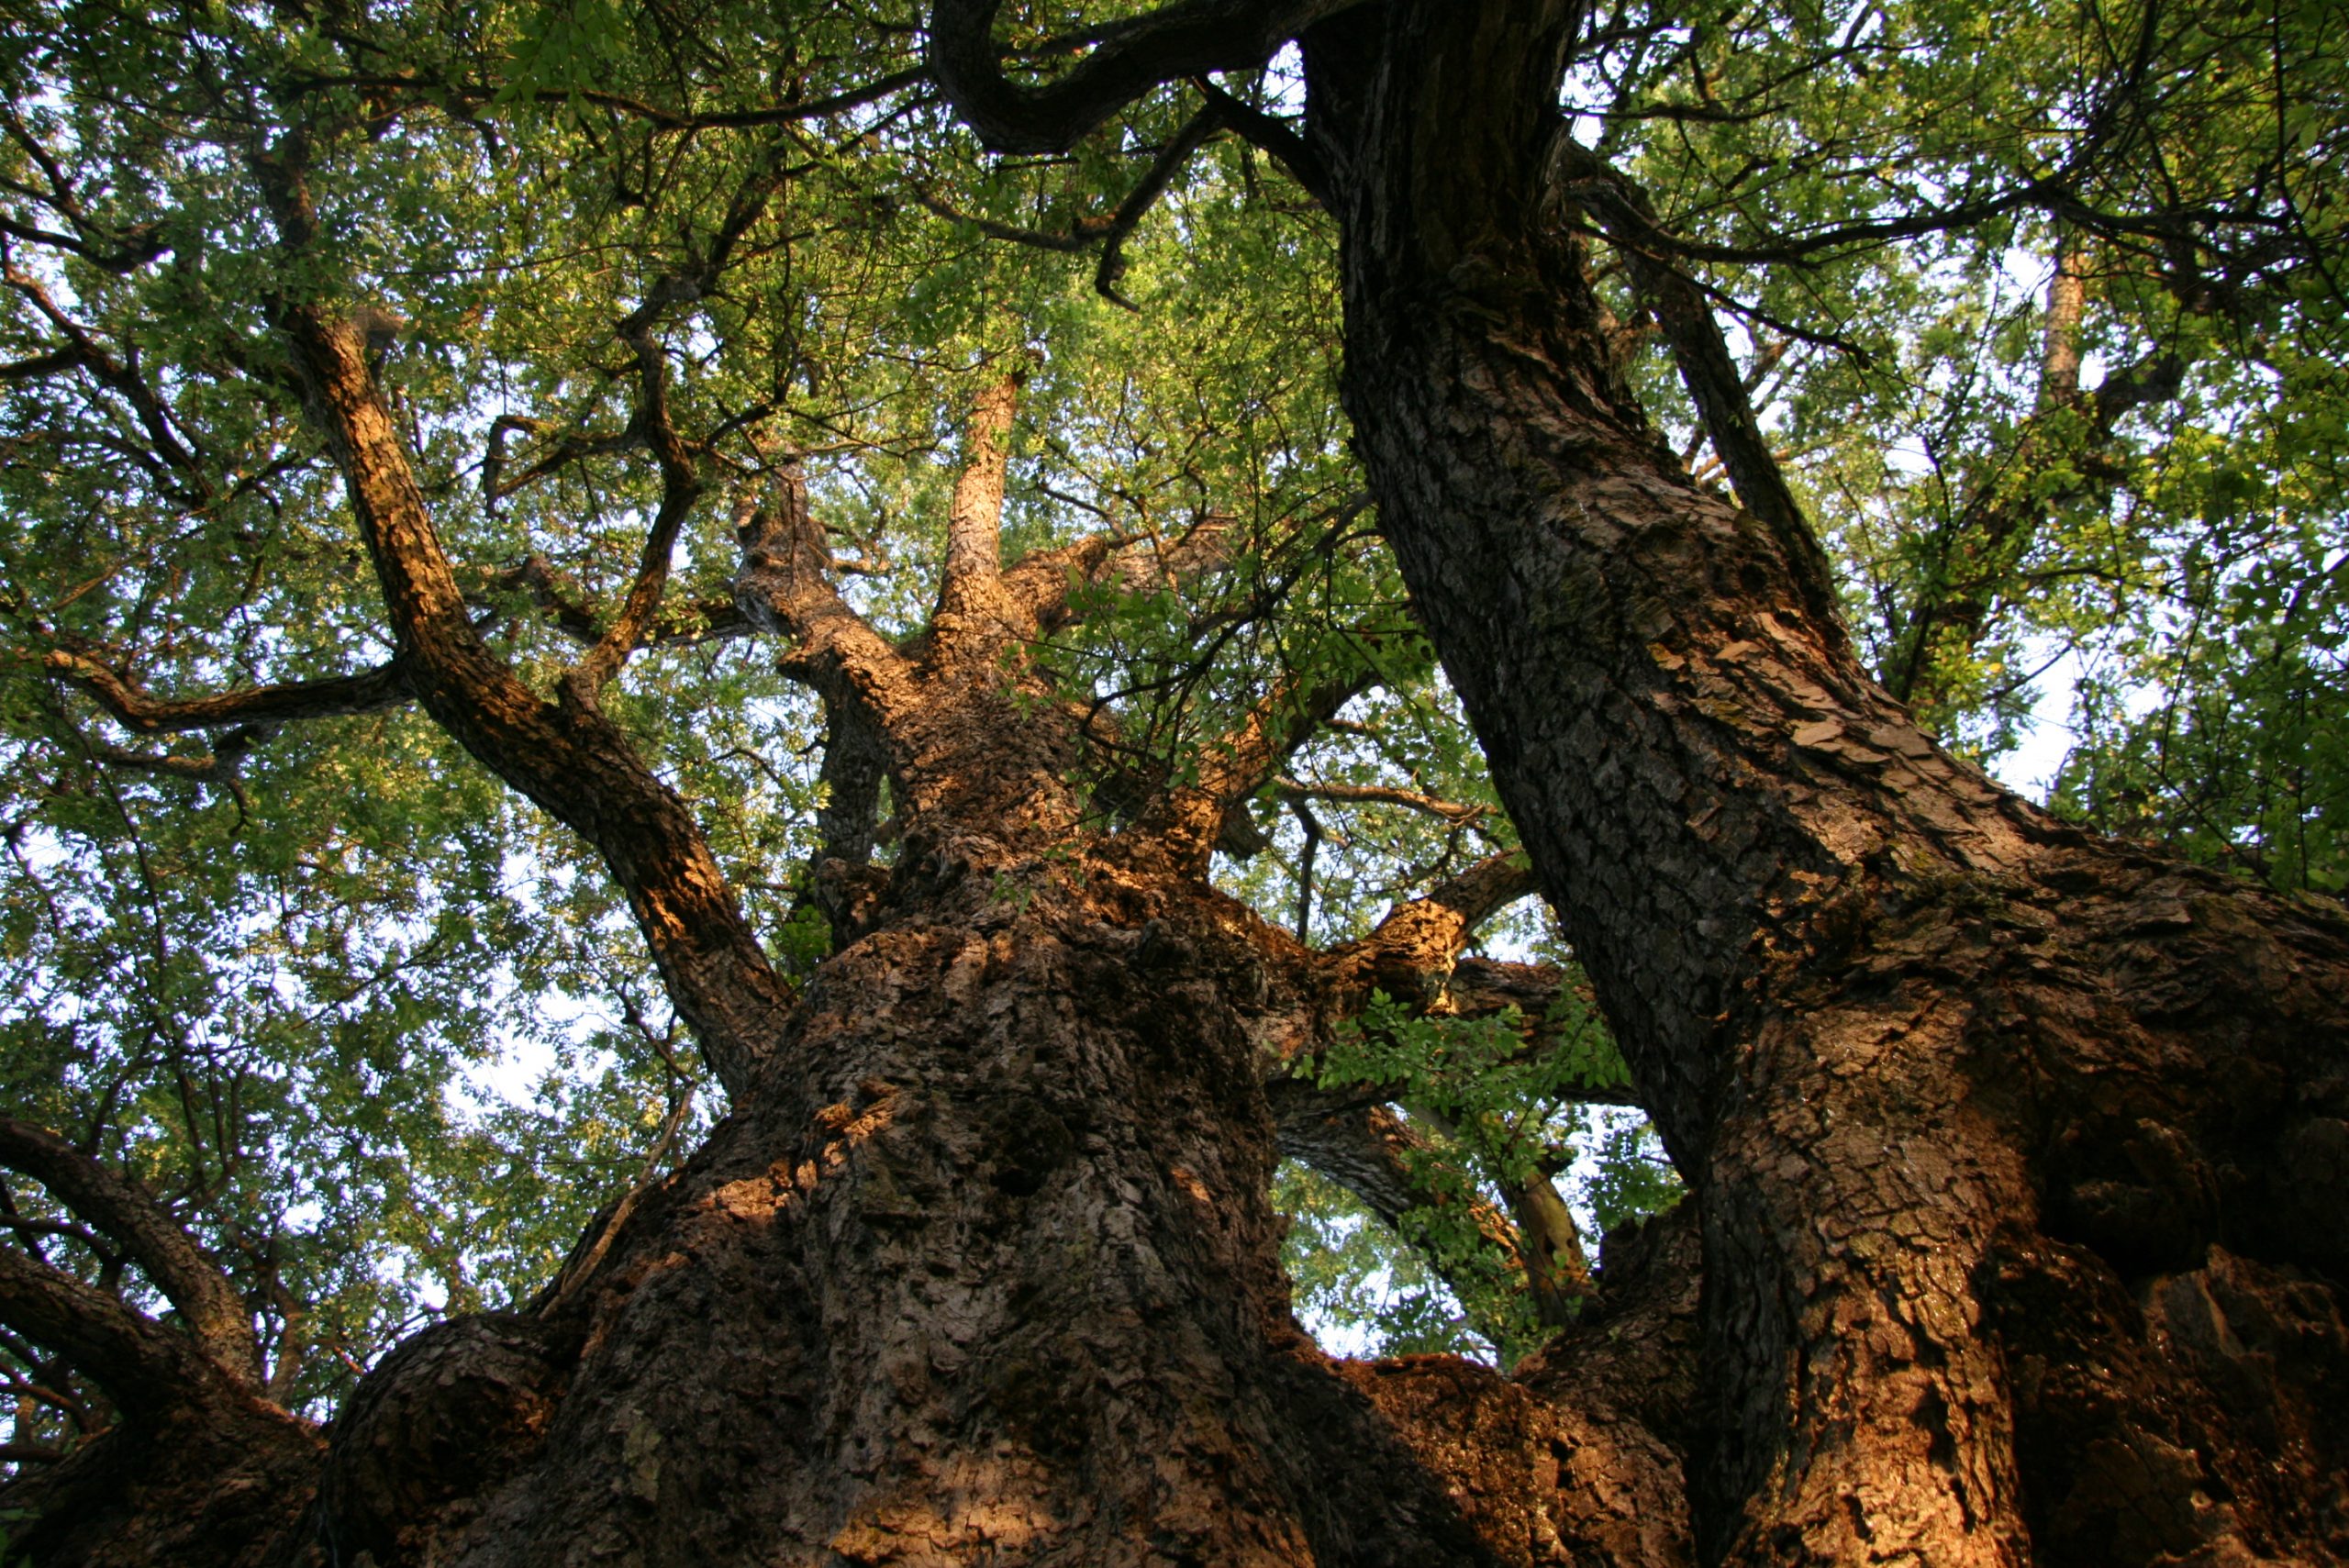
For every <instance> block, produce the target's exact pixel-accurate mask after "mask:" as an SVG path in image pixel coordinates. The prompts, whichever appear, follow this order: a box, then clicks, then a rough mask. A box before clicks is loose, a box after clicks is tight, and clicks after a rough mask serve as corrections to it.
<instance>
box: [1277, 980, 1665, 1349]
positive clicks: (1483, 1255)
mask: <svg viewBox="0 0 2349 1568" xmlns="http://www.w3.org/2000/svg"><path fill="white" fill-rule="evenodd" d="M1544 1026H1545V1027H1544V1028H1543V1029H1542V1031H1541V1033H1540V1035H1539V1036H1538V1038H1539V1040H1541V1042H1542V1043H1540V1044H1538V1045H1529V1044H1528V1043H1527V1031H1526V1028H1525V1019H1524V1018H1522V1017H1521V1016H1520V1015H1519V1013H1518V1012H1517V1010H1516V1009H1515V1008H1508V1009H1505V1010H1504V1011H1502V1012H1500V1013H1497V1014H1495V1015H1493V1016H1491V1017H1488V1018H1441V1017H1438V1018H1430V1017H1427V1016H1425V1015H1424V1014H1421V1013H1419V1012H1417V1011H1415V1010H1413V1009H1410V1008H1407V1007H1405V1006H1401V1005H1400V1004H1398V1003H1397V1002H1396V1001H1395V1000H1394V999H1393V998H1392V997H1389V996H1387V995H1385V994H1384V993H1376V994H1374V995H1373V996H1372V998H1371V1000H1370V1003H1369V1005H1368V1006H1366V1007H1364V1009H1363V1011H1362V1013H1361V1015H1360V1017H1359V1018H1358V1019H1357V1020H1356V1021H1355V1022H1354V1023H1353V1026H1351V1027H1349V1028H1347V1029H1342V1030H1341V1031H1340V1033H1339V1034H1338V1036H1337V1038H1336V1039H1335V1040H1332V1041H1331V1042H1330V1046H1329V1048H1328V1049H1327V1050H1326V1051H1323V1052H1322V1053H1321V1055H1320V1057H1319V1059H1318V1061H1316V1062H1313V1063H1311V1064H1310V1071H1311V1073H1312V1075H1313V1077H1314V1080H1315V1082H1316V1083H1317V1084H1319V1085H1320V1086H1321V1087H1323V1088H1339V1087H1346V1086H1350V1085H1355V1084H1376V1085H1378V1086H1380V1087H1381V1088H1382V1089H1383V1090H1384V1091H1386V1094H1387V1095H1389V1096H1390V1097H1391V1098H1392V1099H1393V1100H1394V1101H1395V1102H1396V1103H1397V1104H1398V1105H1400V1106H1403V1107H1405V1111H1406V1114H1407V1115H1408V1118H1409V1119H1410V1124H1411V1126H1412V1128H1413V1129H1414V1130H1415V1131H1417V1132H1418V1133H1419V1137H1420V1140H1421V1141H1420V1142H1419V1144H1418V1145H1417V1146H1416V1147H1413V1148H1411V1149H1409V1150H1408V1151H1406V1153H1405V1159H1406V1161H1407V1162H1408V1164H1409V1166H1410V1168H1411V1173H1412V1176H1413V1178H1414V1182H1413V1184H1414V1187H1415V1188H1416V1190H1417V1191H1419V1193H1420V1194H1422V1195H1423V1196H1424V1198H1425V1200H1426V1201H1424V1202H1422V1203H1421V1204H1419V1205H1418V1206H1416V1207H1412V1208H1411V1209H1409V1210H1407V1211H1406V1212H1405V1213H1404V1215H1403V1216H1402V1218H1401V1220H1400V1222H1399V1224H1398V1225H1397V1228H1396V1232H1393V1233H1390V1232H1387V1231H1386V1229H1385V1228H1384V1227H1382V1226H1380V1225H1379V1224H1378V1222H1377V1221H1376V1220H1375V1219H1373V1218H1370V1217H1369V1216H1368V1215H1367V1214H1366V1213H1365V1212H1364V1211H1363V1210H1362V1209H1361V1207H1360V1206H1359V1205H1357V1204H1354V1203H1353V1202H1352V1201H1351V1200H1349V1199H1347V1198H1346V1197H1345V1196H1344V1195H1342V1194H1341V1193H1339V1192H1337V1191H1335V1190H1334V1189H1332V1188H1331V1187H1330V1184H1327V1183H1326V1182H1321V1181H1319V1179H1318V1178H1315V1177H1313V1176H1312V1175H1311V1173H1307V1172H1301V1171H1300V1172H1293V1173H1289V1174H1287V1175H1286V1176H1285V1177H1284V1182H1285V1183H1286V1184H1285V1185H1283V1186H1281V1187H1278V1188H1276V1197H1278V1198H1279V1199H1280V1200H1281V1201H1283V1202H1284V1204H1285V1205H1294V1206H1295V1207H1285V1208H1284V1212H1286V1213H1289V1214H1291V1215H1292V1216H1293V1217H1295V1218H1296V1221H1297V1223H1296V1226H1295V1228H1294V1229H1292V1231H1291V1233H1290V1236H1289V1240H1288V1244H1287V1250H1286V1262H1287V1263H1288V1266H1289V1269H1290V1272H1291V1275H1292V1277H1293V1278H1295V1279H1296V1280H1297V1287H1298V1292H1299V1300H1300V1303H1301V1305H1302V1306H1303V1307H1304V1308H1305V1309H1306V1310H1307V1311H1308V1312H1309V1313H1311V1314H1314V1315H1316V1316H1318V1317H1319V1318H1321V1319H1323V1320H1324V1321H1326V1322H1328V1323H1330V1324H1331V1325H1334V1326H1336V1327H1338V1328H1340V1329H1344V1330H1346V1331H1348V1332H1351V1333H1353V1334H1358V1335H1361V1336H1363V1338H1364V1342H1365V1344H1366V1345H1368V1346H1369V1347H1371V1348H1373V1349H1375V1351H1376V1352H1377V1353H1382V1354H1404V1353H1408V1352H1411V1351H1430V1350H1446V1351H1459V1352H1461V1353H1465V1354H1475V1355H1483V1356H1486V1357H1491V1358H1495V1359H1497V1360H1498V1361H1500V1362H1502V1363H1503V1364H1508V1363H1510V1362H1515V1361H1516V1360H1517V1359H1518V1358H1519V1357H1520V1356H1522V1355H1524V1354H1525V1353H1526V1352H1527V1351H1531V1350H1532V1349H1534V1348H1536V1347H1537V1346H1539V1345H1540V1344H1541V1343H1542V1340H1545V1339H1546V1338H1548V1336H1549V1333H1550V1330H1549V1329H1545V1328H1544V1327H1543V1326H1542V1323H1541V1321H1540V1320H1539V1318H1537V1316H1536V1314H1535V1311H1534V1307H1533V1303H1532V1300H1531V1296H1530V1295H1529V1294H1528V1291H1527V1288H1526V1281H1525V1276H1524V1272H1523V1266H1522V1264H1521V1263H1520V1262H1519V1260H1518V1259H1517V1258H1516V1257H1515V1256H1514V1255H1513V1252H1512V1250H1511V1249H1510V1248H1509V1246H1508V1242H1507V1241H1506V1240H1505V1239H1503V1238H1502V1237H1500V1236H1498V1235H1497V1234H1496V1233H1495V1227H1494V1226H1493V1225H1492V1224H1491V1223H1490V1221H1489V1219H1488V1218H1487V1217H1488V1216H1491V1215H1493V1214H1495V1213H1496V1211H1497V1210H1498V1209H1505V1208H1506V1207H1507V1197H1506V1194H1507V1193H1508V1191H1510V1190H1511V1189H1521V1188H1523V1187H1524V1186H1525V1185H1526V1184H1528V1183H1529V1182H1532V1181H1546V1180H1549V1179H1550V1178H1551V1177H1552V1176H1553V1175H1555V1174H1557V1173H1561V1172H1564V1171H1566V1170H1569V1169H1575V1168H1579V1171H1578V1173H1581V1174H1582V1187H1583V1196H1584V1200H1585V1205H1584V1207H1585V1209H1586V1214H1588V1215H1590V1216H1592V1217H1595V1218H1596V1220H1597V1222H1598V1226H1599V1227H1600V1228H1601V1229H1602V1230H1603V1229H1612V1228H1613V1227H1615V1226H1617V1225H1620V1224H1622V1223H1623V1222H1625V1221H1626V1220H1630V1219H1636V1218H1642V1217H1643V1216H1645V1215H1647V1214H1650V1213H1653V1212H1655V1211H1656V1210H1658V1209H1661V1208H1664V1207H1669V1206H1670V1205H1671V1204H1672V1203H1673V1202H1675V1201H1676V1199H1677V1198H1678V1195H1679V1191H1680V1188H1679V1184H1678V1182H1677V1180H1676V1179H1675V1177H1673V1176H1672V1174H1671V1173H1670V1170H1669V1167H1668V1166H1665V1165H1664V1163H1663V1162H1661V1161H1660V1160H1657V1159H1655V1158H1654V1156H1653V1151H1652V1148H1651V1147H1650V1144H1651V1140H1653V1133H1652V1132H1650V1131H1649V1130H1648V1129H1647V1128H1646V1125H1645V1123H1644V1122H1643V1121H1642V1120H1640V1119H1639V1118H1609V1117H1606V1116H1603V1115H1599V1114H1594V1111H1595V1107H1593V1106H1590V1105H1588V1104H1587V1098H1588V1096H1589V1095H1591V1094H1593V1093H1599V1094H1605V1093H1606V1092H1608V1091H1611V1090H1616V1089H1620V1087H1621V1086H1622V1085H1624V1084H1628V1083H1630V1081H1631V1075H1630V1073H1629V1071H1628V1069H1626V1068H1625V1066H1624V1064H1623V1061H1622V1058H1621V1056H1620V1053H1618V1051H1616V1049H1615V1044H1614V1041H1613V1040H1612V1038H1611V1037H1610V1036H1609V1033H1608V1031H1607V1027H1606V1024H1605V1023H1604V1021H1603V1020H1601V1019H1600V1018H1599V1017H1598V1012H1597V1010H1596V1009H1595V1008H1594V1007H1593V1006H1592V1005H1591V1003H1590V1000H1589V995H1588V987H1587V984H1586V982H1583V981H1581V979H1580V977H1579V976H1578V975H1576V974H1575V973H1571V972H1569V974H1568V976H1567V978H1566V981H1565V983H1564V984H1563V985H1562V987H1561V989H1560V991H1559V994H1558V996H1557V998H1556V1000H1554V1001H1553V1003H1552V1004H1551V1005H1550V1008H1549V1015H1548V1017H1547V1018H1546V1019H1545V1020H1544ZM1578 1146H1579V1152H1580V1153H1581V1154H1582V1155H1583V1156H1584V1158H1582V1159H1580V1160H1577V1159H1576V1157H1575V1156H1576V1153H1577V1151H1578ZM1596 1235H1597V1232H1594V1233H1593V1239H1594V1240H1595V1239H1596ZM1398 1242H1399V1243H1404V1245H1397V1243H1398ZM1431 1267H1432V1269H1433V1270H1434V1271H1435V1274H1437V1275H1440V1276H1441V1283H1439V1281H1438V1279H1437V1278H1436V1277H1435V1276H1434V1275H1431V1273H1430V1272H1429V1271H1430V1269H1431Z"/></svg>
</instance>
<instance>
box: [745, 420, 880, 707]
mask: <svg viewBox="0 0 2349 1568" xmlns="http://www.w3.org/2000/svg"><path fill="white" fill-rule="evenodd" d="M734 531H735V537H736V538H737V539H740V541H741V546H742V564H741V566H740V568H739V569H738V570H737V572H736V573H735V576H734V602H735V604H736V605H738V606H740V608H741V611H742V613H743V615H745V616H746V617H749V618H750V621H751V625H753V626H755V627H757V628H760V629H761V630H763V631H767V632H771V633H774V634H775V635H777V636H780V637H783V638H785V639H788V640H789V641H790V642H792V643H793V644H794V646H793V647H792V649H791V650H790V651H789V652H787V653H786V654H785V656H784V659H783V662H782V667H783V671H784V673H785V674H787V675H790V676H792V677H793V678H794V679H796V680H800V681H804V682H806V683H807V684H809V685H811V686H813V687H815V688H816V689H817V690H818V692H820V693H822V694H823V696H824V699H825V700H826V701H827V702H831V703H841V704H856V705H860V706H863V708H864V709H865V710H866V711H867V713H868V714H869V715H871V716H872V718H873V720H874V723H875V724H876V725H877V726H879V727H880V728H883V729H884V730H885V729H886V728H887V723H888V718H889V716H890V714H891V713H892V712H894V711H895V710H896V708H897V706H899V703H900V701H901V693H902V691H903V688H904V685H905V683H906V682H907V681H908V680H910V679H911V678H912V674H913V666H912V664H911V663H910V662H908V661H907V658H906V657H905V655H903V654H901V653H899V652H898V651H897V650H896V647H895V646H894V645H893V644H892V643H891V642H890V641H889V639H887V638H885V637H883V636H882V635H881V634H880V633H879V632H878V631H875V630H874V628H873V627H872V625H871V624H870V623H869V622H867V621H866V620H865V618H864V617H863V616H861V615H858V614H857V613H856V611H855V610H854V609H853V608H852V607H851V606H850V605H849V604H848V602H847V601H846V600H844V599H842V598H841V595H840V590H839V589H838V588H836V587H835V586H834V585H833V584H832V556H831V551H830V550H829V548H827V547H826V545H825V542H824V530H823V528H822V526H821V525H819V524H818V522H817V521H816V518H815V516H814V514H813V512H812V511H811V510H810V509H809V506H808V504H807V473H806V471H805V470H803V469H802V468H801V467H800V465H799V464H798V463H797V462H789V463H786V464H785V465H784V467H783V468H782V469H780V470H779V471H778V472H777V473H774V475H773V476H772V478H771V479H770V481H769V483H768V484H767V485H766V489H765V494H764V495H763V497H761V496H751V495H745V496H744V497H742V499H741V501H740V503H739V504H738V505H737V506H736V508H735V514H734Z"/></svg>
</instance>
